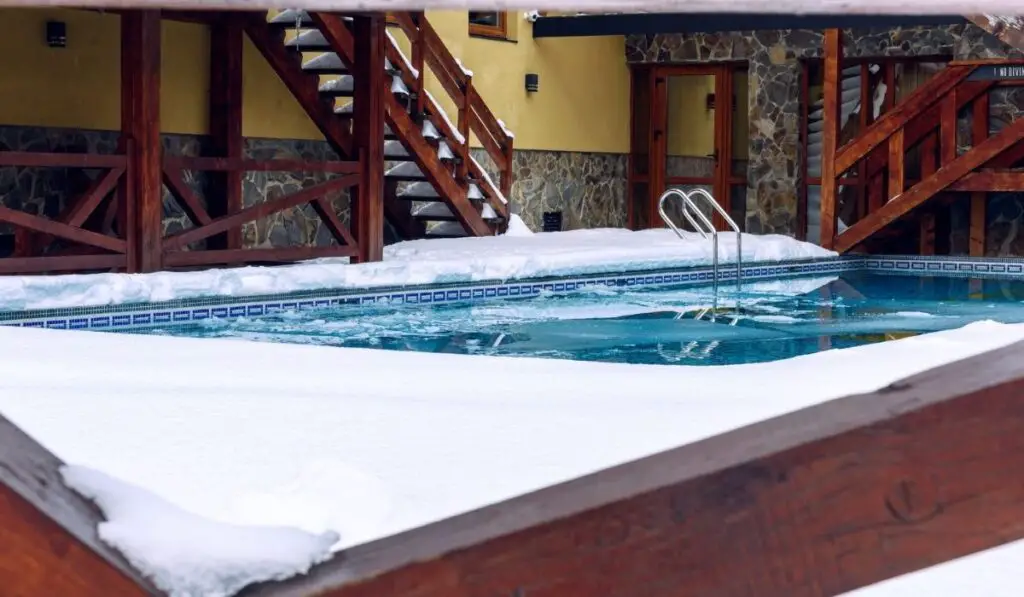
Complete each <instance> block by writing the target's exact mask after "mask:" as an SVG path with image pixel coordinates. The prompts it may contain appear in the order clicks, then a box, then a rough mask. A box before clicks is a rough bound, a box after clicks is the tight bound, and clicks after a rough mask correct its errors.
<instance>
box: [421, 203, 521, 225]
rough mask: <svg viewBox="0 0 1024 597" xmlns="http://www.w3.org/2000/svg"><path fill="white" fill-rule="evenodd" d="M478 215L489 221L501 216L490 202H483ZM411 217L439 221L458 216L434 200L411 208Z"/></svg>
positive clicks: (452, 219) (453, 218) (451, 219)
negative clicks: (413, 208)
mask: <svg viewBox="0 0 1024 597" xmlns="http://www.w3.org/2000/svg"><path fill="white" fill-rule="evenodd" d="M480 215H481V216H482V217H483V219H485V220H489V221H495V220H500V219H501V216H499V215H498V213H497V212H496V211H494V208H493V207H491V206H490V204H488V203H484V204H483V206H482V207H481V209H480ZM412 217H414V218H416V219H417V220H426V221H439V222H440V221H452V222H454V221H457V220H458V218H456V217H455V214H454V213H452V210H451V208H449V207H448V205H446V204H445V203H442V202H440V201H435V202H433V203H428V204H426V205H424V206H422V207H419V208H417V209H415V210H413V213H412Z"/></svg>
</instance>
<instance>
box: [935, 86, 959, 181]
mask: <svg viewBox="0 0 1024 597" xmlns="http://www.w3.org/2000/svg"><path fill="white" fill-rule="evenodd" d="M940 108H941V109H940V112H939V164H940V165H942V166H945V165H946V164H949V163H950V162H952V161H953V160H955V159H956V128H957V127H956V116H957V112H958V110H957V105H956V93H955V92H953V91H950V92H949V93H948V94H946V96H945V97H944V98H942V101H941V103H940Z"/></svg>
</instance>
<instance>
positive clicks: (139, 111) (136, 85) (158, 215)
mask: <svg viewBox="0 0 1024 597" xmlns="http://www.w3.org/2000/svg"><path fill="white" fill-rule="evenodd" d="M121 138H122V141H123V143H124V145H123V147H124V148H125V150H126V151H127V152H130V153H129V154H128V172H127V177H126V180H127V181H129V182H128V184H127V185H122V192H121V193H120V195H121V200H122V201H121V202H122V203H123V204H125V205H126V206H131V208H130V211H131V212H133V213H131V214H127V213H126V217H130V218H131V219H130V220H127V221H124V223H125V229H126V230H127V231H129V232H128V234H129V237H128V246H129V252H131V253H132V256H131V257H130V258H129V269H130V270H131V271H139V272H152V271H157V270H159V269H161V267H162V262H161V256H162V250H161V246H160V239H161V238H162V237H163V185H162V184H161V175H162V172H163V170H162V168H161V164H160V158H161V153H162V147H161V144H160V11H159V10H131V11H125V12H124V13H123V14H122V15H121ZM129 141H130V142H129Z"/></svg>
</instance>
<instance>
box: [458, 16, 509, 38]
mask: <svg viewBox="0 0 1024 597" xmlns="http://www.w3.org/2000/svg"><path fill="white" fill-rule="evenodd" d="M472 12H493V13H494V14H496V15H498V24H497V25H480V24H477V23H473V22H472V21H470V22H469V34H470V35H471V36H473V37H486V38H490V39H508V13H507V12H505V11H500V10H497V11H483V10H481V11H472ZM468 15H469V13H468V12H467V17H468ZM467 20H468V19H467Z"/></svg>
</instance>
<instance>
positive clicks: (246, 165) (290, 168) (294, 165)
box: [164, 155, 359, 174]
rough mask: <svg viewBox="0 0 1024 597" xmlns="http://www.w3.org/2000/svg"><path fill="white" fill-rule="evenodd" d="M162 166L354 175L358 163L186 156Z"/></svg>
mask: <svg viewBox="0 0 1024 597" xmlns="http://www.w3.org/2000/svg"><path fill="white" fill-rule="evenodd" d="M164 166H165V167H173V168H176V169H180V170H202V171H206V172H229V171H232V170H237V171H239V172H333V173H335V174H355V173H357V172H359V162H356V161H351V162H350V161H338V160H331V161H327V162H321V161H313V160H258V159H255V158H201V157H193V156H187V155H173V156H165V157H164Z"/></svg>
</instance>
